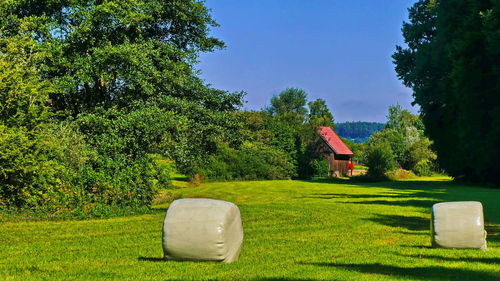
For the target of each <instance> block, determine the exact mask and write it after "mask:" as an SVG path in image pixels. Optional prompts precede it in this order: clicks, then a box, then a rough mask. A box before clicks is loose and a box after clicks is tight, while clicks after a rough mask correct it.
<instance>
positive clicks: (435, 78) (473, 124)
mask: <svg viewBox="0 0 500 281" xmlns="http://www.w3.org/2000/svg"><path fill="white" fill-rule="evenodd" d="M499 29H500V3H499V2H498V1H490V0H487V1H474V0H460V1H459V0H446V1H445V0H442V1H429V0H421V1H418V2H417V3H415V4H414V5H413V6H412V7H411V8H410V9H409V21H408V22H406V23H404V24H403V29H402V31H403V36H404V38H405V42H406V44H407V46H406V47H401V46H398V47H397V50H396V52H395V53H394V55H393V58H394V63H395V65H396V72H397V73H398V77H399V78H400V79H401V80H402V81H403V83H404V84H405V85H406V86H408V87H410V88H412V89H413V96H414V98H415V100H414V103H415V104H418V105H419V106H420V108H421V112H422V121H423V123H424V124H425V126H426V133H427V134H428V136H429V137H430V139H431V140H432V141H433V142H434V145H433V146H434V148H435V150H436V152H437V154H438V161H439V164H440V166H441V167H442V168H444V169H445V170H446V172H448V173H449V174H450V175H453V176H455V177H459V178H464V179H467V180H475V181H482V182H490V183H496V184H497V185H498V183H499V178H498V177H497V175H498V174H499V173H500V170H499V169H500V166H499V165H497V161H498V159H499V158H500V150H499V149H498V143H500V128H499V126H497V124H498V123H499V120H500V103H499V102H500V100H499V99H498V98H497V96H498V92H499V91H500V51H499V50H500V40H499V38H500V35H499V33H498V30H499ZM478 69H480V70H481V71H477V70H478Z"/></svg>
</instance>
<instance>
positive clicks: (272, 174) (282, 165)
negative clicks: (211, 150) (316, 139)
mask: <svg viewBox="0 0 500 281" xmlns="http://www.w3.org/2000/svg"><path fill="white" fill-rule="evenodd" d="M197 172H198V173H199V174H200V175H203V176H204V177H205V178H207V179H210V180H256V179H268V180H274V179H289V178H290V177H291V176H293V175H294V166H293V164H292V162H291V160H290V159H289V157H288V155H287V154H286V153H284V152H282V151H280V150H277V149H275V148H273V147H271V146H267V145H265V144H263V143H258V142H245V143H243V145H242V146H241V147H240V149H234V148H231V147H230V146H229V145H227V144H226V143H220V144H219V145H218V146H217V153H215V154H214V155H211V156H210V157H209V161H208V163H207V164H205V165H204V166H203V167H200V168H199V170H198V171H197Z"/></svg>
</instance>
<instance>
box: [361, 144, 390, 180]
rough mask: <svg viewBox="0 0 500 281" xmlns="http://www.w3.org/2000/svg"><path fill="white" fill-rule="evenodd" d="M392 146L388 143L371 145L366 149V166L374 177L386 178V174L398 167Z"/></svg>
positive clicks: (369, 173)
mask: <svg viewBox="0 0 500 281" xmlns="http://www.w3.org/2000/svg"><path fill="white" fill-rule="evenodd" d="M394 159H395V157H394V154H393V152H392V150H391V147H390V146H389V144H387V143H378V144H372V145H369V146H368V148H367V150H366V166H368V175H369V176H370V177H373V178H384V177H385V174H386V173H387V172H388V171H390V170H392V169H394V168H396V165H397V163H396V161H395V160H394Z"/></svg>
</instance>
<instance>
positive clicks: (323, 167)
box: [311, 158, 330, 177]
mask: <svg viewBox="0 0 500 281" xmlns="http://www.w3.org/2000/svg"><path fill="white" fill-rule="evenodd" d="M311 167H312V170H313V176H315V177H328V176H329V175H330V163H328V161H327V160H326V159H324V158H321V159H314V160H312V161H311Z"/></svg>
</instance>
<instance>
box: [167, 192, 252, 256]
mask: <svg viewBox="0 0 500 281" xmlns="http://www.w3.org/2000/svg"><path fill="white" fill-rule="evenodd" d="M242 243H243V227H242V225H241V216H240V210H239V209H238V207H237V206H236V205H235V204H233V203H230V202H226V201H221V200H212V199H180V200H175V201H174V202H173V203H172V204H171V205H170V207H169V208H168V211H167V215H166V216H165V221H164V223H163V252H164V254H165V258H167V259H171V260H193V261H221V262H225V263H229V262H233V261H236V260H238V257H239V254H240V250H241V244H242Z"/></svg>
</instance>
